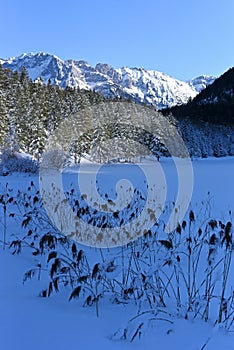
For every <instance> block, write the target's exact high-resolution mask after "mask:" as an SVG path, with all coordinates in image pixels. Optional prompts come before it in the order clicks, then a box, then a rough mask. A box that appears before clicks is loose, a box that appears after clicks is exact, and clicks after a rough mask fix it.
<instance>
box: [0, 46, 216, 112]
mask: <svg viewBox="0 0 234 350" xmlns="http://www.w3.org/2000/svg"><path fill="white" fill-rule="evenodd" d="M0 63H1V64H2V66H3V67H4V68H9V69H11V70H17V71H21V69H22V67H25V68H26V69H27V71H28V74H29V76H30V77H31V79H32V80H36V79H38V78H39V77H41V78H42V79H43V81H44V82H45V83H48V81H50V82H51V83H52V84H53V85H59V86H60V87H62V88H66V87H67V86H69V87H73V88H79V89H85V90H90V89H91V90H94V91H96V92H100V93H101V94H102V95H103V96H104V97H107V98H123V99H130V100H132V101H136V102H140V103H145V104H151V105H153V106H155V107H157V108H158V109H163V108H168V107H172V106H175V105H180V104H185V103H187V102H188V100H190V99H192V98H194V97H195V96H196V95H197V94H198V93H199V92H200V91H202V90H203V89H204V88H205V87H206V86H208V85H210V84H212V83H213V82H214V80H215V79H216V78H215V77H214V76H205V75H201V76H200V77H197V78H194V79H191V80H189V81H187V82H184V81H181V80H178V79H175V78H173V77H171V76H169V75H167V74H165V73H162V72H159V71H156V70H147V69H145V68H144V67H134V68H130V67H127V66H124V67H122V68H113V67H112V66H111V65H109V64H107V63H97V64H96V65H95V67H93V66H91V65H90V64H89V63H88V62H87V61H85V60H73V59H68V60H62V59H60V58H59V57H58V56H56V55H53V54H49V53H44V52H38V53H35V54H34V53H32V52H31V53H29V54H26V53H24V54H22V55H20V56H18V57H11V58H9V59H0Z"/></svg>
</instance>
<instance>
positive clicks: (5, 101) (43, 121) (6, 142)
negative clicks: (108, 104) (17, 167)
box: [0, 66, 104, 158]
mask: <svg viewBox="0 0 234 350" xmlns="http://www.w3.org/2000/svg"><path fill="white" fill-rule="evenodd" d="M103 100H104V98H103V97H102V96H101V95H100V94H98V93H94V92H92V91H82V90H79V89H74V88H69V87H68V88H66V89H62V88H60V87H58V86H53V85H51V84H50V82H49V83H48V84H47V85H46V84H44V83H43V82H42V81H41V80H40V79H38V80H37V82H33V81H32V80H31V79H30V78H29V76H28V73H27V71H26V69H24V68H23V69H22V71H21V72H20V73H18V72H17V71H15V72H12V71H11V70H9V69H4V68H2V67H1V66H0V147H4V148H9V149H15V150H17V149H18V150H20V151H22V152H26V153H29V154H31V155H34V156H35V157H36V158H40V155H41V153H42V152H43V150H44V147H45V143H46V140H47V138H48V136H49V135H50V134H51V133H52V131H53V130H54V129H55V128H56V127H57V126H58V125H59V124H60V123H61V122H62V121H63V120H64V119H65V118H66V117H68V116H69V115H71V114H73V113H76V112H77V111H79V109H80V108H81V107H83V106H85V105H86V104H88V103H91V104H92V103H99V102H101V101H103Z"/></svg>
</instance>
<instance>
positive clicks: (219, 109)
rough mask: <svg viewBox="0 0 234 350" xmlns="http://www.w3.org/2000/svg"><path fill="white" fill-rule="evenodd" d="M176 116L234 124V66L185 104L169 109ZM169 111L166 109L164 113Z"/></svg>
mask: <svg viewBox="0 0 234 350" xmlns="http://www.w3.org/2000/svg"><path fill="white" fill-rule="evenodd" d="M169 111H170V112H172V113H173V114H174V115H175V116H176V117H178V118H179V119H181V118H182V119H183V118H184V117H189V118H190V120H193V121H196V122H198V121H203V122H210V123H217V124H229V125H234V67H233V68H230V69H229V70H228V71H226V72H225V73H224V74H223V75H221V76H220V77H219V78H217V79H216V80H215V81H214V82H213V84H211V85H209V86H207V87H206V88H205V89H204V90H202V91H201V92H200V93H199V94H198V95H197V96H196V97H195V98H194V99H193V100H192V101H190V102H189V103H187V104H186V105H184V106H175V107H172V108H171V109H169ZM167 112H168V111H167V110H165V111H164V113H167Z"/></svg>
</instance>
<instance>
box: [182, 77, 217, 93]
mask: <svg viewBox="0 0 234 350" xmlns="http://www.w3.org/2000/svg"><path fill="white" fill-rule="evenodd" d="M215 79H216V77H215V76H213V75H211V76H208V75H201V76H199V77H197V78H194V79H192V80H189V81H188V83H189V85H190V86H191V87H193V88H194V89H195V90H196V91H197V92H201V91H202V90H204V89H205V88H206V87H207V86H208V85H211V84H213V82H214V81H215Z"/></svg>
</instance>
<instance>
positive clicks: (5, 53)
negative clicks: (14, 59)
mask: <svg viewBox="0 0 234 350" xmlns="http://www.w3.org/2000/svg"><path fill="white" fill-rule="evenodd" d="M0 29H1V39H0V57H1V58H8V57H11V56H18V55H20V54H21V53H23V52H38V51H45V52H49V53H53V54H56V55H57V56H59V57H60V58H62V59H67V58H74V59H77V60H79V59H85V60H86V61H88V62H89V63H90V64H92V65H95V64H96V63H98V62H103V63H109V64H111V65H112V66H114V67H116V68H117V67H121V66H124V65H127V66H131V67H137V66H143V67H145V68H147V69H155V70H159V71H163V72H165V73H167V74H169V75H171V76H174V77H176V78H179V79H182V80H186V79H189V78H193V77H195V76H198V75H200V74H207V75H211V74H213V75H219V74H221V73H223V72H224V71H225V70H227V69H228V68H229V67H232V66H234V0H96V1H95V0H66V1H61V0H57V1H55V0H36V1H34V0H1V1H0Z"/></svg>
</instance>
